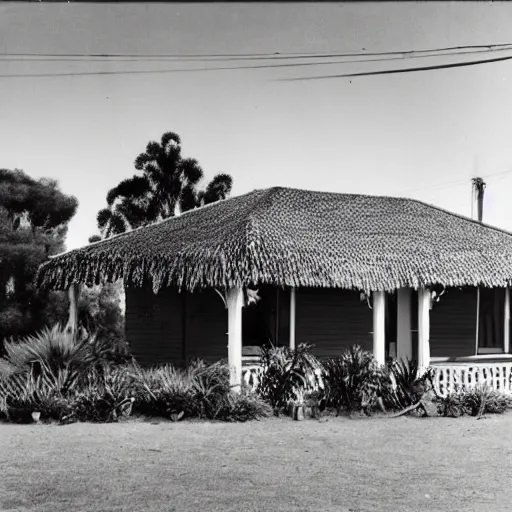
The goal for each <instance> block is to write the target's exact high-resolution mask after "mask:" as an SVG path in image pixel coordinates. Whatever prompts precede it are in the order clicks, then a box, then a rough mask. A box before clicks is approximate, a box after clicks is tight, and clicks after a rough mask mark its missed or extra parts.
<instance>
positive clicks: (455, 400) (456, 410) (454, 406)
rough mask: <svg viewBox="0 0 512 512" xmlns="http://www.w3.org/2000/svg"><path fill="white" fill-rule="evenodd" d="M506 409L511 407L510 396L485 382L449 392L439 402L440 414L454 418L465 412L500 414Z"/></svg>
mask: <svg viewBox="0 0 512 512" xmlns="http://www.w3.org/2000/svg"><path fill="white" fill-rule="evenodd" d="M507 409H512V397H511V396H508V395H505V394H503V393H500V392H498V391H494V390H493V389H491V388H490V387H488V386H487V385H486V384H483V385H478V386H475V387H473V388H470V389H466V390H463V391H460V392H457V393H450V394H449V395H448V396H447V397H445V398H443V399H442V400H441V403H440V412H441V414H443V415H444V416H451V417H454V418H457V417H459V416H463V415H466V414H469V415H471V416H478V417H481V416H482V415H483V414H486V413H487V414H502V413H504V412H505V411H506V410H507Z"/></svg>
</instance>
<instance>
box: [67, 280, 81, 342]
mask: <svg viewBox="0 0 512 512" xmlns="http://www.w3.org/2000/svg"><path fill="white" fill-rule="evenodd" d="M79 293H80V287H79V285H78V284H76V283H73V284H72V285H71V286H70V287H69V289H68V297H69V316H68V323H67V325H66V331H69V332H71V333H72V334H75V333H76V331H77V329H78V294H79Z"/></svg>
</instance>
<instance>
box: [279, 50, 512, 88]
mask: <svg viewBox="0 0 512 512" xmlns="http://www.w3.org/2000/svg"><path fill="white" fill-rule="evenodd" d="M506 60H512V56H510V57H497V58H495V59H483V60H473V61H469V62H452V63H450V64H436V65H433V66H422V67H415V68H398V69H386V70H382V71H365V72H359V73H345V74H342V75H323V76H308V77H298V78H276V79H275V80H276V81H278V82H296V81H305V80H326V79H329V78H354V77H361V76H375V75H392V74H398V73H414V72H420V71H434V70H438V69H452V68H461V67H468V66H478V65H480V64H491V63H493V62H503V61H506Z"/></svg>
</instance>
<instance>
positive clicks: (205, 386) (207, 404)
mask: <svg viewBox="0 0 512 512" xmlns="http://www.w3.org/2000/svg"><path fill="white" fill-rule="evenodd" d="M136 380H137V387H138V393H137V395H138V396H137V401H136V403H135V406H136V408H137V410H138V411H140V412H141V413H143V414H147V415H152V416H162V417H167V418H169V417H173V416H176V415H178V414H180V413H183V416H184V417H188V418H209V419H215V417H216V415H217V413H218V411H219V410H220V409H222V407H223V403H224V402H223V400H224V399H225V397H226V396H227V395H229V394H230V392H231V387H230V385H229V367H228V366H227V365H225V364H222V363H214V364H211V365H207V364H205V363H204V362H203V361H199V360H198V361H194V362H192V363H191V364H190V365H189V366H188V367H187V368H185V369H180V368H175V367H174V366H172V365H165V366H162V367H157V368H152V369H149V370H144V369H141V368H138V370H137V372H136Z"/></svg>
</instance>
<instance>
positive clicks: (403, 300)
mask: <svg viewBox="0 0 512 512" xmlns="http://www.w3.org/2000/svg"><path fill="white" fill-rule="evenodd" d="M396 341H397V347H396V356H397V358H398V359H411V358H412V337H411V289H410V288H400V289H398V290H397V340H396Z"/></svg>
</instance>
